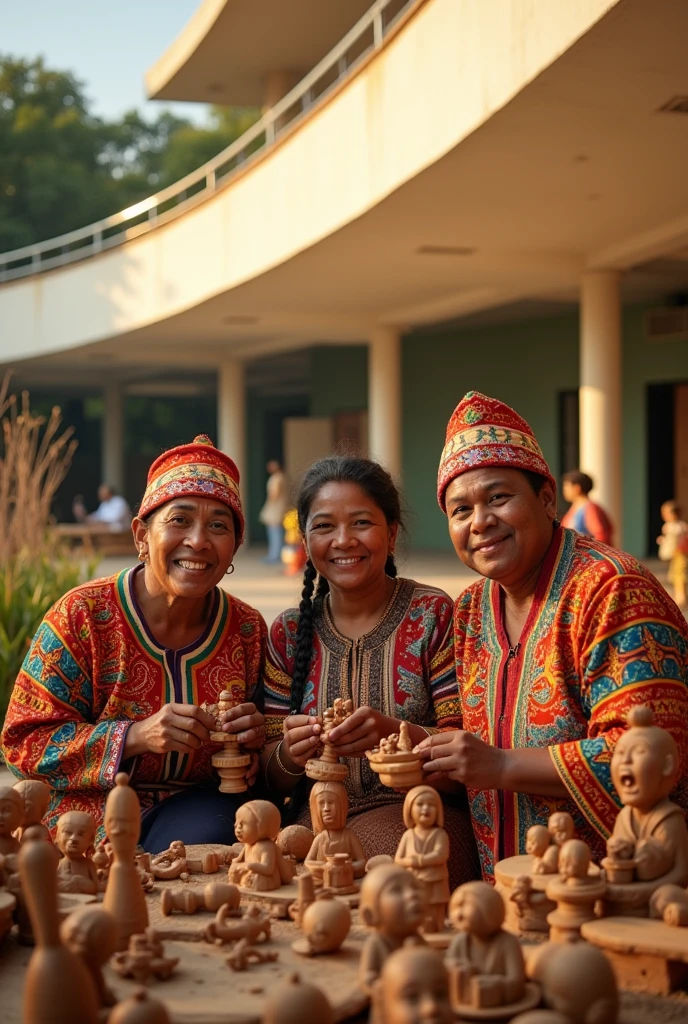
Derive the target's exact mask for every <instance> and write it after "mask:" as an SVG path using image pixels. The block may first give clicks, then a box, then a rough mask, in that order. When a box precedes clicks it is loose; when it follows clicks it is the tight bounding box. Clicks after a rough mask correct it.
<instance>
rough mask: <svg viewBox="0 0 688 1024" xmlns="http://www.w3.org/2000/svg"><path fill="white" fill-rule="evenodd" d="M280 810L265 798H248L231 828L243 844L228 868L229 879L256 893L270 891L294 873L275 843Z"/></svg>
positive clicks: (287, 880)
mask: <svg viewBox="0 0 688 1024" xmlns="http://www.w3.org/2000/svg"><path fill="white" fill-rule="evenodd" d="M279 828H280V812H279V810H278V809H277V807H275V805H274V804H271V803H270V802H269V801H268V800H251V801H249V802H248V803H246V804H243V805H242V806H241V807H240V808H239V810H238V811H237V812H236V817H235V819H234V831H235V833H236V837H237V839H238V840H239V841H240V842H242V843H243V844H244V848H243V850H242V851H241V853H240V854H239V856H238V857H237V858H236V859H235V860H234V861H232V864H231V866H230V868H229V873H228V878H229V881H230V882H232V883H233V884H235V885H241V886H243V887H244V888H247V889H253V890H255V891H256V892H269V891H271V890H273V889H279V887H280V886H281V885H283V884H284V883H285V882H290V881H291V880H292V878H293V877H294V874H295V867H294V865H293V863H292V862H291V861H289V860H287V859H286V858H285V857H284V856H283V855H282V851H281V850H280V849H279V848H278V846H277V844H276V843H275V839H276V838H277V833H278V832H279Z"/></svg>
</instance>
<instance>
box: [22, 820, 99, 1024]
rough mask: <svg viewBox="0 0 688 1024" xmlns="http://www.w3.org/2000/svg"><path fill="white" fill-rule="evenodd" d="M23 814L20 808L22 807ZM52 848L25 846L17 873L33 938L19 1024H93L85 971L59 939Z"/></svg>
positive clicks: (94, 1003) (94, 1005)
mask: <svg viewBox="0 0 688 1024" xmlns="http://www.w3.org/2000/svg"><path fill="white" fill-rule="evenodd" d="M22 809H23V808H22ZM58 858H59V854H58V852H57V850H56V849H55V847H54V846H53V845H52V844H51V843H44V842H38V841H36V842H26V843H23V844H22V847H21V851H20V854H19V872H20V875H21V885H22V890H23V892H24V894H25V898H26V903H27V906H28V912H29V915H30V917H31V925H32V928H33V934H34V939H35V943H36V945H35V948H34V951H33V953H32V955H31V959H30V961H29V966H28V969H27V971H26V980H25V983H24V1000H23V1006H22V1020H23V1022H24V1024H38V1022H43V1021H50V1024H75V1022H76V1021H79V1024H96V1022H97V1020H98V995H97V992H96V987H95V985H94V983H93V978H92V977H91V975H90V973H89V971H88V970H87V968H86V967H85V966H84V964H83V963H82V961H81V960H80V959H79V957H78V956H76V955H75V954H74V953H73V952H72V951H71V950H70V949H68V948H67V947H66V946H65V945H63V943H62V941H61V939H60V927H59V918H58V916H57V861H58Z"/></svg>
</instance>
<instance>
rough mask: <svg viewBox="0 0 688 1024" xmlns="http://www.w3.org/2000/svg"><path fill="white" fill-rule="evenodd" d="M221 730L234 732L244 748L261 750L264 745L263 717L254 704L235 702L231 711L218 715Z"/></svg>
mask: <svg viewBox="0 0 688 1024" xmlns="http://www.w3.org/2000/svg"><path fill="white" fill-rule="evenodd" d="M220 722H221V723H222V731H223V732H231V733H232V734H236V738H237V740H238V741H239V743H240V744H241V745H242V747H245V748H246V750H261V749H262V748H263V747H264V746H265V717H264V716H263V715H261V713H260V711H258V710H257V708H256V705H255V704H250V703H249V704H237V706H236V707H235V708H232V710H231V711H223V713H222V714H221V715H220Z"/></svg>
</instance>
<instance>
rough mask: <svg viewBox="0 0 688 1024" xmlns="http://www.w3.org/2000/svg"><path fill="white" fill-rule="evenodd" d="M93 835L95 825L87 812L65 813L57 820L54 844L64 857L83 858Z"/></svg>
mask: <svg viewBox="0 0 688 1024" xmlns="http://www.w3.org/2000/svg"><path fill="white" fill-rule="evenodd" d="M95 834H96V823H95V821H94V820H93V816H92V815H90V814H88V812H87V811H67V812H66V813H65V814H62V815H60V817H59V819H58V822H57V836H56V842H57V846H58V849H59V850H60V853H62V854H63V855H64V856H65V857H69V858H70V859H75V858H78V857H84V856H85V855H86V853H87V851H88V848H89V847H90V846H91V844H92V843H93V840H94V838H95Z"/></svg>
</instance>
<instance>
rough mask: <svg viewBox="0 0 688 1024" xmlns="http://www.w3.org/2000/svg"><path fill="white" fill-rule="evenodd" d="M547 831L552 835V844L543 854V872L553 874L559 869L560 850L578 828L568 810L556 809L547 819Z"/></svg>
mask: <svg viewBox="0 0 688 1024" xmlns="http://www.w3.org/2000/svg"><path fill="white" fill-rule="evenodd" d="M547 831H548V832H549V834H550V836H551V839H552V841H551V845H550V846H549V848H548V849H547V850H545V852H544V853H543V855H542V862H543V872H542V873H543V874H545V875H553V874H556V872H557V871H558V870H559V851H560V850H561V848H562V846H563V845H564V843H567V842H568V841H569V839H573V837H574V836H575V834H576V828H575V825H574V823H573V818H572V817H571V815H570V814H569V813H568V812H567V811H555V812H554V814H550V816H549V818H548V820H547Z"/></svg>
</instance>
